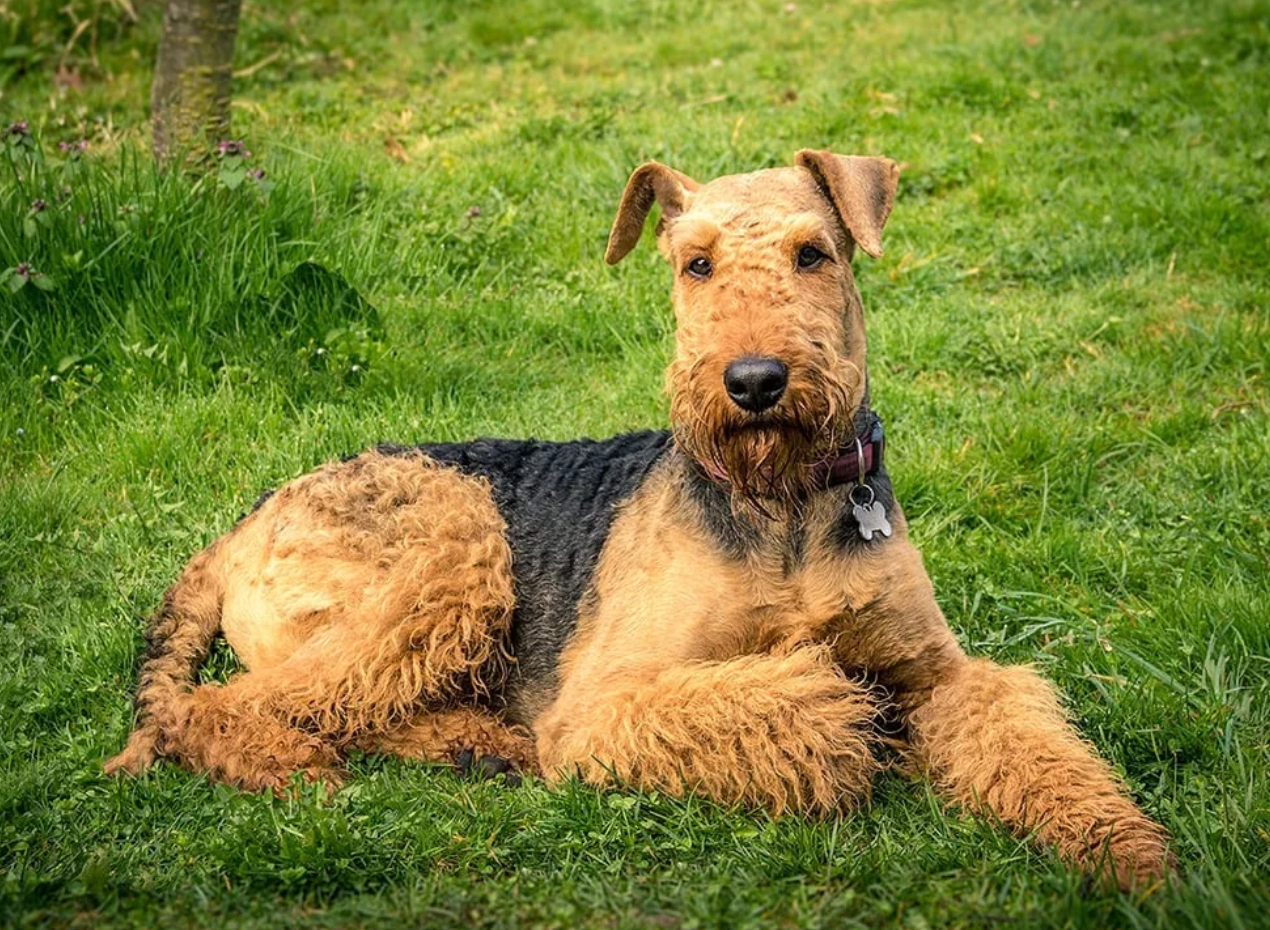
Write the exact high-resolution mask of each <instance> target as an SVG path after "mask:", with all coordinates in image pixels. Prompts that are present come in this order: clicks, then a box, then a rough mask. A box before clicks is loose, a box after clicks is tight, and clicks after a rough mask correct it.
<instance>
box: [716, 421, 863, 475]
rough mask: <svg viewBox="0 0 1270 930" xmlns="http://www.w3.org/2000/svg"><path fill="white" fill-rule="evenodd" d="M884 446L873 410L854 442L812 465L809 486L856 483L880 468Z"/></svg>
mask: <svg viewBox="0 0 1270 930" xmlns="http://www.w3.org/2000/svg"><path fill="white" fill-rule="evenodd" d="M885 447H886V440H885V438H884V437H883V435H882V420H881V419H880V418H879V417H878V415H877V414H876V413H874V414H871V415H870V416H869V422H868V425H867V426H866V427H865V429H864V432H862V433H860V435H859V436H857V437H856V442H853V443H851V445H849V446H847V447H845V448H842V449H839V450H838V452H836V453H835V454H833V455H831V456H829V457H827V458H824V459H822V460H821V461H819V462H817V463H816V464H815V465H813V466H812V467H811V475H810V481H809V483H810V484H811V486H812V487H815V488H820V489H828V488H835V487H838V486H839V485H842V484H855V483H857V482H859V481H861V480H863V479H864V478H866V477H868V476H869V475H872V474H874V473H876V472H877V470H878V469H879V468H881V467H882V450H883V449H884V448H885ZM700 468H701V469H702V471H704V472H705V473H706V474H707V475H708V476H709V477H710V478H711V480H713V481H714V482H715V483H716V484H721V485H725V486H726V485H727V483H728V479H727V477H726V476H725V475H723V474H722V473H721V472H716V471H714V470H713V469H711V468H709V467H708V466H705V465H701V466H700Z"/></svg>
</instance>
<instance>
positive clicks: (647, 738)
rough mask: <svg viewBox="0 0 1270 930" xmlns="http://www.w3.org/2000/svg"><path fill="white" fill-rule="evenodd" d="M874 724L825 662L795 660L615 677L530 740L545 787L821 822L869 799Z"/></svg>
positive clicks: (550, 717) (768, 658) (747, 659)
mask: <svg viewBox="0 0 1270 930" xmlns="http://www.w3.org/2000/svg"><path fill="white" fill-rule="evenodd" d="M597 695H599V696H597ZM876 712H877V708H876V706H875V704H874V703H873V701H872V700H871V699H870V697H869V695H868V694H867V692H865V691H864V689H862V688H861V687H860V686H858V685H856V684H855V683H853V682H851V681H849V680H847V679H846V678H844V677H843V676H842V674H841V673H840V672H839V671H838V670H837V669H836V668H835V667H834V665H833V664H832V662H831V661H830V656H829V653H828V650H826V649H824V648H798V649H795V650H793V651H791V652H789V653H787V654H784V655H751V656H743V657H740V658H735V659H730V660H727V661H716V662H692V663H686V664H681V665H677V666H674V667H671V668H664V669H660V670H656V671H653V670H638V669H631V670H627V671H625V672H621V673H617V674H614V675H611V676H608V677H607V678H606V679H605V681H604V682H603V683H599V685H598V686H597V687H595V688H587V689H586V692H585V697H582V698H580V699H578V700H574V699H572V698H571V697H570V696H569V695H568V694H565V695H562V697H561V699H560V700H558V701H557V702H556V705H555V706H554V707H553V708H552V709H551V710H550V711H548V713H547V714H546V715H545V718H544V719H543V720H542V721H541V722H540V723H538V724H536V725H535V729H536V731H537V732H538V751H539V757H540V760H541V762H542V767H543V769H544V771H545V772H546V773H547V775H548V778H550V779H553V780H555V779H559V778H562V777H567V776H569V775H571V774H574V773H577V774H579V775H580V776H581V777H582V778H583V779H585V780H586V781H589V782H592V783H595V784H606V783H610V782H612V781H613V779H614V778H616V779H617V780H618V781H619V782H623V783H626V784H631V785H634V786H636V787H640V788H649V789H655V790H660V791H664V792H666V793H668V794H674V795H680V794H683V793H684V792H685V791H691V792H694V793H699V794H704V795H706V796H708V797H711V798H713V799H714V800H716V801H719V802H721V803H723V804H736V803H741V804H747V805H754V806H759V807H765V808H767V809H768V810H771V811H773V812H774V813H779V812H781V811H785V810H797V811H804V812H812V813H818V812H826V811H830V810H835V809H839V808H842V807H846V806H849V805H850V804H851V803H853V802H854V801H856V800H858V799H859V798H860V797H861V796H862V795H865V794H867V792H868V789H869V785H870V782H871V780H872V777H873V775H874V773H875V772H876V771H877V770H878V767H879V766H878V762H877V761H876V759H875V758H874V755H873V745H872V743H873V738H874V737H873V734H872V726H871V725H872V723H873V720H874V717H875V714H876Z"/></svg>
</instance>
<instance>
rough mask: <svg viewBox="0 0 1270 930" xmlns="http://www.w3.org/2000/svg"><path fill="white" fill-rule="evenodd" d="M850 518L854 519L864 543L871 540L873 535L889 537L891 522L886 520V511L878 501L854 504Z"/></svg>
mask: <svg viewBox="0 0 1270 930" xmlns="http://www.w3.org/2000/svg"><path fill="white" fill-rule="evenodd" d="M851 516H853V517H855V519H856V523H858V524H859V525H860V538H861V539H863V540H864V541H865V542H868V541H869V540H871V539H872V538H873V534H874V533H881V534H882V535H883V536H886V537H888V538H889V537H890V535H891V521H890V520H888V519H887V518H886V509H885V508H884V507H883V506H882V504H881V503H880V502H879V501H870V502H869V503H868V504H856V505H855V506H854V507H852V508H851Z"/></svg>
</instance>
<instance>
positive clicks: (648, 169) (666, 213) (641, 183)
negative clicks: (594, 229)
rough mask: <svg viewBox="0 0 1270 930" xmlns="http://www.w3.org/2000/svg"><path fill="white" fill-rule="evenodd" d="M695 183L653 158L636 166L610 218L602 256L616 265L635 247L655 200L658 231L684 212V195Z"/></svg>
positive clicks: (695, 185) (697, 185)
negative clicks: (657, 212)
mask: <svg viewBox="0 0 1270 930" xmlns="http://www.w3.org/2000/svg"><path fill="white" fill-rule="evenodd" d="M698 187H700V185H699V184H697V182H696V181H694V180H693V179H692V178H690V177H688V176H687V175H686V174H681V173H680V172H678V171H676V170H675V169H674V168H667V167H666V166H665V165H662V164H659V163H658V162H655V161H650V162H646V163H645V164H642V165H640V166H639V167H638V168H636V169H635V171H634V172H633V173H632V174H631V179H630V180H629V181H627V182H626V190H625V191H623V192H622V203H621V205H620V206H619V207H618V208H617V217H616V218H615V219H614V220H613V230H612V231H611V232H610V233H609V247H608V249H607V251H605V253H604V260H605V261H606V262H608V263H609V264H610V265H616V264H617V263H618V262H620V261H621V260H622V259H623V258H625V257H626V255H627V253H628V252H630V250H631V249H633V248H635V245H636V243H638V242H639V237H640V234H641V233H642V232H643V231H644V221H645V220H647V219H648V211H649V210H651V209H652V208H653V204H654V203H656V204H657V205H658V206H660V207H661V220H659V221H658V223H657V232H658V233H660V232H661V229H662V224H663V223H665V222H666V221H667V220H673V219H674V218H675V217H676V216H678V215H679V214H681V213H683V212H684V195H685V194H688V193H691V192H692V191H695V190H696V189H697V188H698Z"/></svg>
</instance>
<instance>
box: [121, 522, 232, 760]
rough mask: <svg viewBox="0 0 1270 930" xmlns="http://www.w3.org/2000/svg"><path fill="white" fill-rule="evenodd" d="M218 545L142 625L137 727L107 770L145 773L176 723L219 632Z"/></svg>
mask: <svg viewBox="0 0 1270 930" xmlns="http://www.w3.org/2000/svg"><path fill="white" fill-rule="evenodd" d="M217 545H218V544H217V543H213V544H212V545H211V546H209V547H208V548H207V549H205V550H204V551H203V552H201V553H199V554H198V555H197V556H195V557H194V558H193V559H192V560H191V561H190V563H189V565H188V566H186V568H185V571H184V572H182V574H181V577H180V579H178V581H177V582H176V584H174V585H173V586H172V587H171V588H169V589H168V592H167V593H166V594H165V595H164V598H163V605H162V606H161V607H160V608H159V612H158V613H157V614H155V616H154V619H153V620H152V621H151V622H150V625H149V627H148V628H147V629H146V633H145V638H146V654H145V657H144V658H143V659H142V662H141V674H140V680H139V682H138V684H137V693H136V698H135V708H136V725H135V728H134V729H133V731H132V734H131V735H130V736H129V737H128V744H127V746H125V747H124V749H123V751H122V752H120V753H119V754H118V755H117V756H115V757H114V758H112V759H110V760H108V761H107V762H106V764H105V769H106V772H107V773H114V772H129V773H131V774H133V775H136V774H140V773H141V772H143V771H145V770H146V769H147V768H149V766H150V765H151V763H153V762H154V760H155V759H156V758H157V757H158V756H159V755H160V754H161V747H160V743H161V739H162V735H163V733H164V731H165V730H171V729H172V728H173V727H174V726H176V725H177V723H178V719H179V716H180V714H181V713H182V710H181V709H180V707H179V705H180V704H181V702H182V699H183V698H186V697H188V694H189V692H190V689H191V688H192V687H193V685H194V681H195V679H196V677H197V675H198V669H199V666H201V665H202V664H203V661H204V660H205V659H206V658H207V653H208V650H209V648H210V647H211V644H212V640H213V639H215V637H216V634H217V632H219V630H220V620H221V602H222V598H223V596H224V584H223V579H222V577H221V575H220V572H219V569H218V566H217V560H216V548H217Z"/></svg>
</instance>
